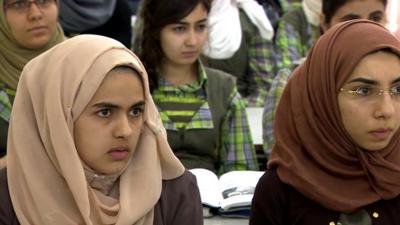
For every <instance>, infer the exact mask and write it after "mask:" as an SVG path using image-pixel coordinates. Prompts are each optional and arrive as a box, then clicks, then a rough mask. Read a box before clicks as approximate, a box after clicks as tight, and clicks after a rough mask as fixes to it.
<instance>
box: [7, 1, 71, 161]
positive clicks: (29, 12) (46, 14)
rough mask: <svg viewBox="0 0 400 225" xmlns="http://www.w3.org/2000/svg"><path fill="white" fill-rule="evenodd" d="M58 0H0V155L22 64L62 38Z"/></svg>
mask: <svg viewBox="0 0 400 225" xmlns="http://www.w3.org/2000/svg"><path fill="white" fill-rule="evenodd" d="M58 13H59V11H58V1H56V0H45V1H28V0H20V1H15V0H0V157H1V156H3V155H5V154H6V144H7V131H8V124H9V121H10V114H11V107H12V104H13V100H14V97H15V90H16V88H17V84H18V80H19V76H20V73H21V71H22V68H23V67H24V65H25V64H26V63H27V62H28V61H29V60H30V59H32V58H34V57H35V56H37V55H39V54H40V53H42V52H44V51H46V50H47V49H49V48H50V47H52V46H54V45H56V44H57V43H60V42H61V41H63V40H64V34H63V31H62V29H61V26H59V24H58V23H57V21H58Z"/></svg>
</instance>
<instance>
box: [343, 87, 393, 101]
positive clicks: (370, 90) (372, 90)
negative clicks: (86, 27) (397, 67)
mask: <svg viewBox="0 0 400 225" xmlns="http://www.w3.org/2000/svg"><path fill="white" fill-rule="evenodd" d="M339 91H341V92H342V91H344V92H345V93H349V94H351V95H353V96H354V97H357V98H363V99H371V98H376V97H377V96H381V95H383V93H385V92H387V93H389V94H390V96H392V97H395V99H396V100H400V85H397V86H394V87H391V88H388V89H380V88H377V87H370V86H363V87H358V88H356V89H354V90H347V89H344V88H340V90H339Z"/></svg>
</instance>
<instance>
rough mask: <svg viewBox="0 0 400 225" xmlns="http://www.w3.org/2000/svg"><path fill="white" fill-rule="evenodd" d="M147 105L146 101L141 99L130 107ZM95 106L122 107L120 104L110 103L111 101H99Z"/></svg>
mask: <svg viewBox="0 0 400 225" xmlns="http://www.w3.org/2000/svg"><path fill="white" fill-rule="evenodd" d="M144 105H145V101H139V102H137V103H135V104H133V105H131V107H130V108H136V107H141V106H144ZM93 107H96V108H120V106H119V105H117V104H114V103H110V102H99V103H96V104H94V105H93Z"/></svg>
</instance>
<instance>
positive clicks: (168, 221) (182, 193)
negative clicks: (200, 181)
mask: <svg viewBox="0 0 400 225" xmlns="http://www.w3.org/2000/svg"><path fill="white" fill-rule="evenodd" d="M154 224H155V225H188V224H190V225H202V224H203V206H202V204H201V199H200V192H199V189H198V187H197V182H196V177H195V176H194V175H193V174H191V173H190V172H188V171H185V173H184V174H183V175H182V176H180V177H178V178H175V179H173V180H167V181H163V187H162V192H161V197H160V200H159V202H158V203H157V205H156V207H155V212H154Z"/></svg>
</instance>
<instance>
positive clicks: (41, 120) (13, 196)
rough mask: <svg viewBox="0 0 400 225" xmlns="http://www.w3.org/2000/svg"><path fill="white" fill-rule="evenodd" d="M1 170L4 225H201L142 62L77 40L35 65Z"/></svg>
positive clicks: (105, 45) (120, 49)
mask: <svg viewBox="0 0 400 225" xmlns="http://www.w3.org/2000/svg"><path fill="white" fill-rule="evenodd" d="M8 145H9V152H8V155H7V167H6V168H5V169H2V170H0V199H1V201H0V224H14V225H15V224H43V225H54V224H71V225H75V224H96V225H97V224H143V225H153V224H154V225H184V224H185V225H186V224H194V225H201V224H203V218H202V205H201V202H200V194H199V190H198V189H197V183H196V179H195V177H194V175H192V174H191V173H189V172H188V171H186V170H185V168H184V167H183V165H182V164H181V163H180V162H179V160H178V159H177V158H176V157H175V156H174V154H173V152H172V150H171V148H170V147H169V145H168V142H167V137H166V132H165V129H164V127H163V126H162V122H161V120H160V119H159V115H158V112H157V109H156V106H155V105H154V103H153V101H152V98H151V95H150V91H149V86H148V77H147V73H146V71H145V69H144V67H143V65H142V64H141V62H140V61H139V59H138V58H137V57H136V56H135V55H134V54H133V53H132V52H131V51H130V50H128V49H127V48H125V47H124V45H123V44H121V43H120V42H117V41H116V40H114V39H111V38H108V37H104V36H98V35H78V36H76V37H73V38H70V39H68V40H66V41H64V42H63V43H61V44H60V45H57V46H55V47H53V48H52V49H50V50H48V51H46V52H45V53H43V54H42V55H40V56H38V57H36V58H35V59H33V60H31V61H30V62H29V63H28V64H27V65H26V66H25V67H24V70H23V72H22V75H21V80H20V84H19V86H18V89H17V95H16V98H15V102H14V108H13V111H12V116H11V122H10V138H9V141H8Z"/></svg>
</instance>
